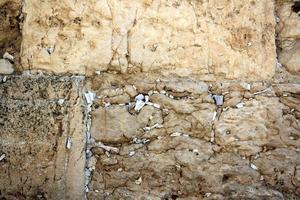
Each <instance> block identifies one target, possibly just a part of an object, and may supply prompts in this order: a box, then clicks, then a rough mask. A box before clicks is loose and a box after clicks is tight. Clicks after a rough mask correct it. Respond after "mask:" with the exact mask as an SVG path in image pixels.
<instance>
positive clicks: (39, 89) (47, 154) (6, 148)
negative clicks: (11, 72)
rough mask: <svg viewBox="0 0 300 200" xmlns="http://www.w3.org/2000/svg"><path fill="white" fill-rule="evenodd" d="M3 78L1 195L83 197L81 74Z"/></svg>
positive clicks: (0, 162)
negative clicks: (69, 144) (63, 76)
mask: <svg viewBox="0 0 300 200" xmlns="http://www.w3.org/2000/svg"><path fill="white" fill-rule="evenodd" d="M3 78H4V77H1V80H2V82H1V83H0V96H1V98H0V101H1V103H0V127H1V128H0V129H1V135H0V154H1V155H2V154H5V158H4V159H3V160H1V161H0V169H1V170H0V198H1V199H83V197H84V192H83V177H84V175H83V169H84V163H85V159H84V154H83V152H84V124H83V121H82V119H83V114H82V105H81V104H82V100H81V89H82V85H83V81H82V78H81V77H77V78H76V77H73V78H68V77H65V78H60V77H49V76H38V77H37V76H35V77H33V76H8V77H6V78H5V79H4V80H3ZM60 99H64V101H63V103H62V101H59V100H60ZM67 138H71V141H72V146H71V149H69V150H68V149H66V141H67ZM75 150H76V151H75Z"/></svg>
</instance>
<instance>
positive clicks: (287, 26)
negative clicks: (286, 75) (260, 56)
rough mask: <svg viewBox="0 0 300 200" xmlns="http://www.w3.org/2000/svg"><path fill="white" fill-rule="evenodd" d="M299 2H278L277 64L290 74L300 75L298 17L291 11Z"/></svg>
mask: <svg viewBox="0 0 300 200" xmlns="http://www.w3.org/2000/svg"><path fill="white" fill-rule="evenodd" d="M297 3H298V4H299V1H296V0H289V1H278V2H277V5H276V13H277V15H278V17H279V18H278V20H279V23H278V27H277V32H278V36H279V38H278V39H279V45H278V46H279V51H278V58H279V62H280V63H282V64H283V66H284V67H285V68H286V69H287V70H288V71H289V72H290V73H292V74H295V75H300V16H299V12H298V13H297V12H295V11H294V10H293V6H294V5H296V4H297Z"/></svg>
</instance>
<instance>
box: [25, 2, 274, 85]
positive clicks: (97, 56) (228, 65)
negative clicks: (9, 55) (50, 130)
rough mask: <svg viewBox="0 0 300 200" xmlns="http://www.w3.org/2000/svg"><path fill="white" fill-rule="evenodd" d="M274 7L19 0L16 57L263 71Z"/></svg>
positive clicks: (48, 66)
mask: <svg viewBox="0 0 300 200" xmlns="http://www.w3.org/2000/svg"><path fill="white" fill-rule="evenodd" d="M273 10H274V5H273V1H258V0H257V1H242V0H239V1H234V2H231V1H230V2H228V1H217V0H215V1H207V0H205V1H201V2H200V1H196V0H194V1H187V0H183V1H175V0H172V1H166V0H163V1H158V0H153V1H140V0H134V1H132V0H124V1H117V0H99V1H96V0H82V1H76V2H73V1H70V0H63V1H62V2H60V3H57V2H52V1H47V2H44V1H42V2H41V1H37V0H25V1H24V7H23V12H24V14H26V19H25V21H24V27H23V33H22V34H23V42H22V65H23V67H24V68H25V69H29V68H30V69H44V70H47V71H52V72H55V73H66V72H71V73H80V74H84V73H86V74H94V72H95V71H96V70H100V71H106V70H108V69H109V70H114V71H117V72H121V73H128V66H131V68H137V69H140V70H141V71H143V72H148V73H152V72H159V73H161V74H164V75H171V74H176V75H179V76H183V77H186V76H195V77H205V76H207V75H213V76H214V77H216V78H219V79H245V80H260V79H268V78H271V77H272V75H273V74H274V66H275V58H276V54H275V38H274V37H275V34H274V33H275V30H274V27H275V21H274V12H273ZM47 48H53V49H54V51H53V53H51V54H49V53H48V51H47Z"/></svg>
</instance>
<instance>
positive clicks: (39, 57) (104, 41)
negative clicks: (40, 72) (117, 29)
mask: <svg viewBox="0 0 300 200" xmlns="http://www.w3.org/2000/svg"><path fill="white" fill-rule="evenodd" d="M105 2H106V1H103V0H102V1H88V0H84V1H76V2H74V1H71V0H66V1H36V0H26V1H24V6H23V12H24V14H25V15H26V19H25V22H24V26H23V33H22V36H23V42H22V60H21V62H22V65H23V67H24V68H25V69H45V70H48V71H52V72H56V73H66V72H72V73H80V74H83V73H85V69H86V68H94V67H96V68H97V69H101V70H105V69H107V65H108V63H109V62H110V60H111V57H112V48H111V42H112V21H111V12H110V9H109V6H108V4H107V3H105Z"/></svg>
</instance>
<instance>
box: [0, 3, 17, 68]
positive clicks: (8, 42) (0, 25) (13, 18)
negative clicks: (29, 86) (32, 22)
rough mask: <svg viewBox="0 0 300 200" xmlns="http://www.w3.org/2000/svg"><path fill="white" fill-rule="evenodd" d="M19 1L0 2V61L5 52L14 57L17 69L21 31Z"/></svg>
mask: <svg viewBox="0 0 300 200" xmlns="http://www.w3.org/2000/svg"><path fill="white" fill-rule="evenodd" d="M21 21H22V16H21V1H19V0H0V59H1V58H2V57H3V55H4V54H5V52H8V53H10V54H11V55H13V56H14V57H15V59H14V62H15V65H16V66H18V67H19V59H20V46H21V31H20V27H21V26H22V24H21Z"/></svg>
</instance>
